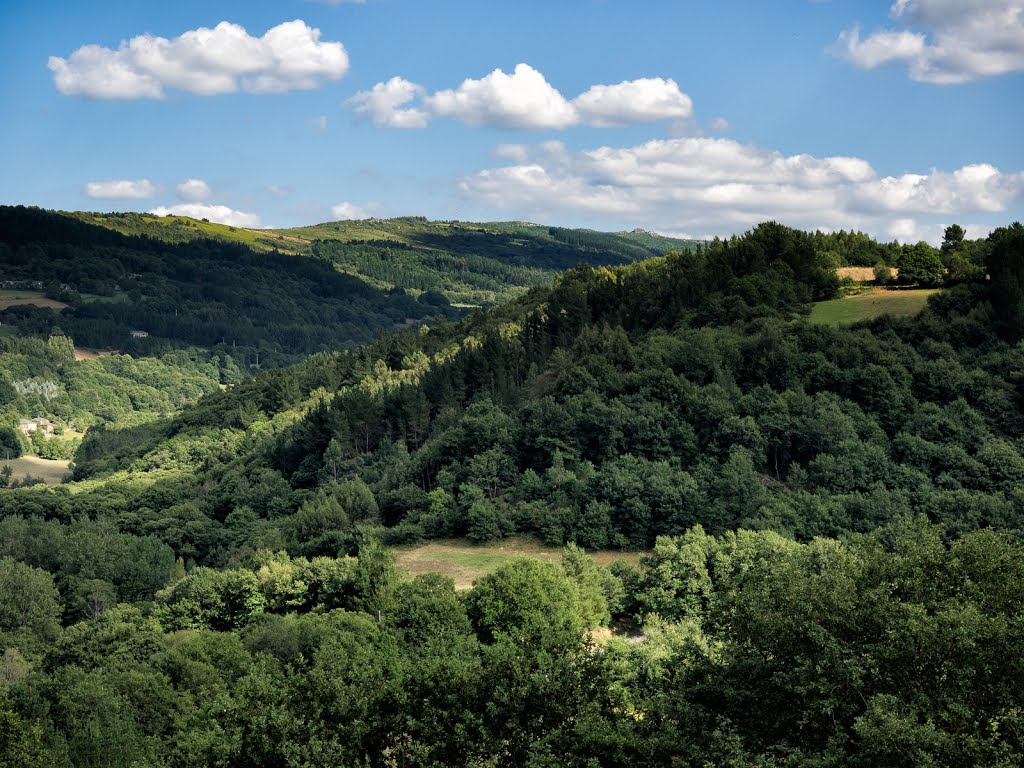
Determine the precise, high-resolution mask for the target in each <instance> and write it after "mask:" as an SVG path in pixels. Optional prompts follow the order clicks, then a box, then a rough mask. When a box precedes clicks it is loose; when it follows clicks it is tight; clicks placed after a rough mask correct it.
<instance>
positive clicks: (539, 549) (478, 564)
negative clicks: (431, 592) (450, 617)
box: [395, 536, 641, 589]
mask: <svg viewBox="0 0 1024 768" xmlns="http://www.w3.org/2000/svg"><path fill="white" fill-rule="evenodd" d="M395 554H396V556H397V560H398V563H397V565H398V570H399V571H401V572H403V573H407V574H409V575H410V576H419V575H421V574H425V573H439V574H441V575H442V576H449V577H450V578H452V579H453V580H454V581H455V588H456V589H469V588H470V587H472V586H473V582H474V581H475V580H476V579H478V578H480V577H481V576H484V575H486V574H488V573H491V572H492V571H496V570H497V569H498V568H500V567H501V566H503V565H508V564H509V563H511V562H512V561H514V560H517V559H519V558H521V557H529V558H532V559H534V560H544V561H547V562H550V563H558V562H559V561H560V560H561V558H562V549H561V547H548V546H545V545H543V544H539V543H538V542H536V541H533V540H531V539H528V538H523V537H518V536H517V537H514V538H510V539H505V540H503V541H499V542H493V543H491V544H473V543H471V542H469V541H467V540H465V539H445V540H441V541H431V542H429V543H426V544H420V545H418V546H415V547H397V548H396V549H395ZM589 554H590V556H591V557H593V558H594V560H595V561H596V562H597V564H598V565H608V564H609V563H611V562H612V561H614V560H617V559H618V558H620V557H621V558H623V559H625V560H627V561H629V562H630V563H631V564H632V565H634V566H635V565H637V564H638V563H639V562H640V555H641V553H640V552H620V551H617V550H613V551H605V552H590V553H589Z"/></svg>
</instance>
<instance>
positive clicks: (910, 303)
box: [810, 288, 940, 325]
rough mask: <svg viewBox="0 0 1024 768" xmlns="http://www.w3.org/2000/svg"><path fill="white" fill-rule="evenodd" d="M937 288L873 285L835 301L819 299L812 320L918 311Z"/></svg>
mask: <svg viewBox="0 0 1024 768" xmlns="http://www.w3.org/2000/svg"><path fill="white" fill-rule="evenodd" d="M938 290H940V289H937V288H918V289H906V288H904V289H890V288H869V289H868V290H866V291H864V292H863V293H858V294H855V295H851V296H844V297H843V298H841V299H832V300H831V301H819V302H818V303H817V304H815V305H814V307H813V308H812V309H811V316H810V321H811V322H812V323H822V324H824V325H848V324H850V323H857V322H860V321H862V320H874V319H875V318H876V317H881V316H882V315H896V316H897V317H908V316H912V315H916V314H917V313H918V312H920V311H921V310H922V309H924V307H925V304H927V303H928V297H929V296H931V295H932V294H934V293H937V292H938Z"/></svg>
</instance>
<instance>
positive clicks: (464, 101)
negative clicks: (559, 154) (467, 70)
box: [424, 64, 579, 129]
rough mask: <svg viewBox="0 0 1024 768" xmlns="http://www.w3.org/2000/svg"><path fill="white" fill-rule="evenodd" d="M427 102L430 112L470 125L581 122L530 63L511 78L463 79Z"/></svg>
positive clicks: (562, 125)
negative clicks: (457, 84) (454, 86)
mask: <svg viewBox="0 0 1024 768" xmlns="http://www.w3.org/2000/svg"><path fill="white" fill-rule="evenodd" d="M424 102H425V104H426V106H427V108H428V109H429V110H430V111H431V113H433V114H435V115H444V116H447V117H454V118H457V119H459V120H461V121H462V122H464V123H468V124H469V125H487V126H492V127H495V128H528V129H529V128H534V129H535V128H567V127H569V126H570V125H574V124H575V123H577V122H578V121H579V115H578V114H577V112H576V109H575V108H574V107H573V106H572V105H571V104H570V103H569V102H568V101H566V100H565V97H563V96H562V94H560V93H559V92H558V91H557V90H556V89H555V88H554V87H553V86H552V85H551V84H550V83H548V81H547V80H545V79H544V75H542V74H541V73H540V72H538V71H537V70H535V69H534V68H533V67H531V66H530V65H529V64H517V65H516V68H515V70H514V71H513V73H512V74H511V75H507V74H505V73H504V72H502V71H501V70H500V69H496V70H494V71H493V72H491V73H490V74H489V75H487V76H486V77H483V78H481V79H479V80H472V79H466V80H463V81H462V85H460V86H459V87H458V88H456V89H448V90H444V91H438V92H437V93H435V94H434V95H433V96H429V97H427V98H426V99H424Z"/></svg>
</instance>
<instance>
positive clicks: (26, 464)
mask: <svg viewBox="0 0 1024 768" xmlns="http://www.w3.org/2000/svg"><path fill="white" fill-rule="evenodd" d="M4 464H7V465H9V466H10V468H11V469H13V470H14V474H13V475H11V480H22V479H24V478H25V476H26V475H32V477H41V478H42V479H43V480H45V481H46V484H47V485H58V484H60V483H62V482H63V481H64V478H65V477H66V476H67V475H69V474H71V472H70V470H69V469H68V464H69V462H67V461H56V460H52V459H40V458H39V457H38V456H22V457H21V458H19V459H10V460H8V461H4V460H3V459H0V467H2V466H3V465H4Z"/></svg>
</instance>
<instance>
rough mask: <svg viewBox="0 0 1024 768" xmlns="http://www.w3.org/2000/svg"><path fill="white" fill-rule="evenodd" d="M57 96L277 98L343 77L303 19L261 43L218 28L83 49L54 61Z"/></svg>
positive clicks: (343, 63)
mask: <svg viewBox="0 0 1024 768" xmlns="http://www.w3.org/2000/svg"><path fill="white" fill-rule="evenodd" d="M49 67H50V70H51V71H52V72H53V80H54V84H55V85H56V86H57V90H58V91H60V92H61V93H62V94H64V95H65V96H83V97H85V98H90V99H161V98H163V97H164V96H165V95H166V91H167V90H169V89H174V90H179V91H185V92H187V93H194V94H198V95H201V96H213V95H217V94H223V93H235V92H237V91H239V90H241V91H245V92H246V93H282V92H284V91H289V90H292V89H296V88H299V89H308V88H316V87H318V86H320V85H322V84H323V83H324V82H325V81H328V80H336V79H338V78H340V77H341V76H342V75H344V74H345V72H347V71H348V54H347V53H346V52H345V48H344V46H343V45H342V44H341V43H336V42H322V41H321V40H320V30H319V29H315V28H312V27H308V26H306V23H305V22H304V21H302V20H300V19H297V20H295V21H289V22H285V23H284V24H279V25H277V26H276V27H273V28H272V29H269V30H267V32H266V33H265V34H264V35H263V36H262V37H253V36H252V35H250V34H249V33H248V32H247V31H246V30H245V28H244V27H241V26H239V25H237V24H231V23H229V22H227V21H222V22H221V23H220V24H218V25H217V26H216V27H214V28H213V29H208V28H206V27H201V28H199V29H195V30H190V31H188V32H185V33H184V34H182V35H180V36H179V37H176V38H174V39H173V40H168V39H167V38H165V37H157V36H155V35H148V34H147V35H139V36H138V37H133V38H132V39H131V40H128V41H122V43H121V44H120V46H118V48H117V49H116V50H115V49H111V48H105V47H103V46H100V45H85V46H82V47H81V48H79V49H78V50H76V51H74V52H73V53H72V54H71V55H70V56H68V58H67V59H64V58H61V57H59V56H51V57H50V60H49Z"/></svg>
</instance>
